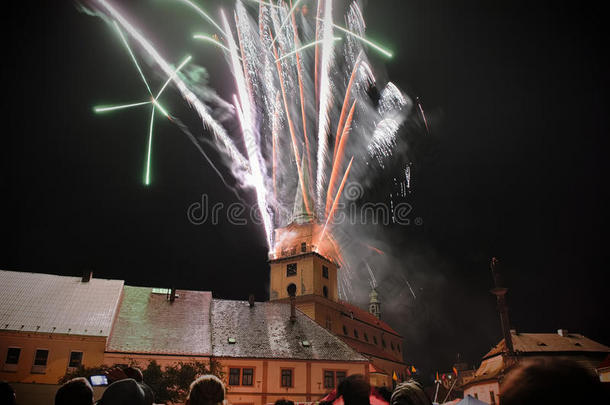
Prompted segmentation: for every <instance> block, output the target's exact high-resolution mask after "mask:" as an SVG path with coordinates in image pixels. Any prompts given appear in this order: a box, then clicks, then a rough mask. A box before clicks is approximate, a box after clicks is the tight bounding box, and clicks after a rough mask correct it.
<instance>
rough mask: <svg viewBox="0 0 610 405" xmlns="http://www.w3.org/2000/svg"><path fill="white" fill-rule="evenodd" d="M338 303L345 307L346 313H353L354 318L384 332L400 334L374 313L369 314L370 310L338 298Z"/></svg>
mask: <svg viewBox="0 0 610 405" xmlns="http://www.w3.org/2000/svg"><path fill="white" fill-rule="evenodd" d="M339 304H340V305H342V306H343V307H344V308H345V310H346V312H347V313H348V315H349V314H353V316H354V319H357V320H359V321H362V322H364V323H367V324H369V325H371V326H373V327H375V328H379V329H382V330H384V331H385V332H388V333H391V334H393V335H396V336H400V334H399V333H398V332H396V331H395V330H394V329H393V328H392V327H391V326H390V325H388V324H387V323H385V322H384V321H382V320H381V319H379V318H377V317H376V316H375V315H373V314H371V313H370V312H368V311H365V310H364V309H362V308H360V307H357V306H355V305H353V304H350V303H349V302H347V301H341V300H339Z"/></svg>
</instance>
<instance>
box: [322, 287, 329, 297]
mask: <svg viewBox="0 0 610 405" xmlns="http://www.w3.org/2000/svg"><path fill="white" fill-rule="evenodd" d="M322 294H324V298H328V287H326V286H324V287H322Z"/></svg>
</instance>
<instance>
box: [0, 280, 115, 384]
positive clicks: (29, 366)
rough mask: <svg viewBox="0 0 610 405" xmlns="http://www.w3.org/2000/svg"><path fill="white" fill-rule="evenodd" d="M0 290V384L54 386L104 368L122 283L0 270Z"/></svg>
mask: <svg viewBox="0 0 610 405" xmlns="http://www.w3.org/2000/svg"><path fill="white" fill-rule="evenodd" d="M0 285H1V286H2V299H1V300H0V380H5V381H9V382H22V383H42V384H56V383H57V381H58V380H59V379H60V378H61V377H63V376H64V375H65V374H66V371H68V370H69V369H71V368H76V367H79V366H81V365H85V366H88V367H92V366H98V365H100V364H102V362H103V361H104V350H105V348H106V342H107V340H108V336H109V335H110V331H111V328H112V322H113V320H114V316H115V314H116V312H117V308H118V304H119V299H120V296H121V292H122V290H123V281H121V280H102V279H94V278H92V277H91V273H87V274H85V275H84V276H83V277H82V278H81V277H62V276H53V275H49V274H37V273H22V272H15V271H0Z"/></svg>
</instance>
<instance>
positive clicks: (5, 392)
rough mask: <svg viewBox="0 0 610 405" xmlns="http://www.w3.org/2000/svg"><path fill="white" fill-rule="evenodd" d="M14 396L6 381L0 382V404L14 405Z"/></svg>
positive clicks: (13, 391)
mask: <svg viewBox="0 0 610 405" xmlns="http://www.w3.org/2000/svg"><path fill="white" fill-rule="evenodd" d="M15 403H16V395H15V390H13V387H11V385H10V384H9V383H7V382H6V381H0V404H7V405H15Z"/></svg>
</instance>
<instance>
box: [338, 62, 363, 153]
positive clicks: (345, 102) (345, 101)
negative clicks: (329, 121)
mask: <svg viewBox="0 0 610 405" xmlns="http://www.w3.org/2000/svg"><path fill="white" fill-rule="evenodd" d="M358 66H360V57H358V60H357V61H356V63H355V64H354V69H353V70H352V74H351V75H350V78H349V82H348V83H347V88H346V89H345V98H344V99H343V107H341V115H340V116H339V125H337V135H336V136H335V149H334V150H333V159H334V158H335V156H337V146H338V145H339V137H340V136H341V132H342V131H343V124H344V120H345V113H346V112H347V105H348V101H349V96H350V93H351V91H352V84H353V83H354V78H355V77H356V71H358Z"/></svg>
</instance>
